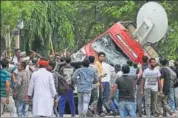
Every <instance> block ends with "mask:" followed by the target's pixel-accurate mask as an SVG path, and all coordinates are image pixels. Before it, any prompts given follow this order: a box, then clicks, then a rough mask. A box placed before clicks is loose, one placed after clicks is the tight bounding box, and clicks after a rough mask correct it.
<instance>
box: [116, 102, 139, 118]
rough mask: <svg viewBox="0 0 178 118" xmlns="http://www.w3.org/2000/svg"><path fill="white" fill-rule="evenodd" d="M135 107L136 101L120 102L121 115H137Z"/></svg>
mask: <svg viewBox="0 0 178 118" xmlns="http://www.w3.org/2000/svg"><path fill="white" fill-rule="evenodd" d="M134 107H135V102H128V101H121V102H119V113H120V117H127V114H129V116H130V117H136V112H135V108H134Z"/></svg>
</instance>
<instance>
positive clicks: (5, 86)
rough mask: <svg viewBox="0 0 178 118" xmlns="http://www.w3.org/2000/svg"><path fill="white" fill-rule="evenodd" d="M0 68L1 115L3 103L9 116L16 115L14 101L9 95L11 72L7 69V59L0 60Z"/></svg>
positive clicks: (10, 90) (10, 91)
mask: <svg viewBox="0 0 178 118" xmlns="http://www.w3.org/2000/svg"><path fill="white" fill-rule="evenodd" d="M1 65H2V69H1V70H0V76H1V82H0V85H1V92H0V93H1V115H2V112H3V106H4V105H5V106H6V107H7V109H8V111H9V112H10V117H16V116H17V114H16V107H15V102H14V99H13V97H12V95H10V94H11V93H12V89H11V88H10V85H11V74H10V73H9V72H8V71H7V68H8V65H9V62H8V61H7V60H5V59H4V60H2V61H1Z"/></svg>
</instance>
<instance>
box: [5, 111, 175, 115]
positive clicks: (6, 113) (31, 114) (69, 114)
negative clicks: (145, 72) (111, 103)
mask: <svg viewBox="0 0 178 118" xmlns="http://www.w3.org/2000/svg"><path fill="white" fill-rule="evenodd" d="M176 116H177V117H178V110H177V111H176ZM2 117H10V114H9V113H7V112H6V113H4V114H3V115H2ZM29 117H33V115H32V113H31V112H30V113H29ZM64 117H71V115H70V114H65V115H64ZM76 117H78V116H76ZM106 117H113V116H106ZM117 117H119V116H117ZM143 117H146V116H143ZM168 117H169V115H168Z"/></svg>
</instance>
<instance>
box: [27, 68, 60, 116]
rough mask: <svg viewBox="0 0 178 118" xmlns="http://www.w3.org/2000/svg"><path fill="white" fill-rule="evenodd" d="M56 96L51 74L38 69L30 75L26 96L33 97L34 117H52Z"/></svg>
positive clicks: (43, 69)
mask: <svg viewBox="0 0 178 118" xmlns="http://www.w3.org/2000/svg"><path fill="white" fill-rule="evenodd" d="M56 94H57V93H56V89H55V85H54V78H53V75H52V73H50V72H49V71H47V70H46V69H45V68H40V69H39V70H37V71H35V72H34V73H33V74H32V78H31V81H30V85H29V89H28V95H29V96H32V97H33V102H32V103H33V105H32V106H33V108H32V112H33V115H34V116H52V115H53V105H54V97H55V95H56Z"/></svg>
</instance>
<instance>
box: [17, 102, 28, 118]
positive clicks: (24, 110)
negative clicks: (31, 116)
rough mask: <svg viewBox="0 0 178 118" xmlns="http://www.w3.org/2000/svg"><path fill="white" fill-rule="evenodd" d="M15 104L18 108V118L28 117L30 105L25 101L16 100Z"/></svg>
mask: <svg viewBox="0 0 178 118" xmlns="http://www.w3.org/2000/svg"><path fill="white" fill-rule="evenodd" d="M15 104H16V108H17V114H18V117H20V118H21V117H22V116H24V117H28V108H29V104H28V103H26V102H24V101H21V100H16V101H15Z"/></svg>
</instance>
